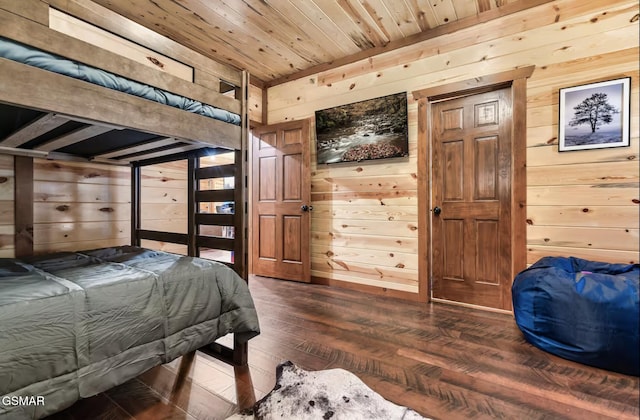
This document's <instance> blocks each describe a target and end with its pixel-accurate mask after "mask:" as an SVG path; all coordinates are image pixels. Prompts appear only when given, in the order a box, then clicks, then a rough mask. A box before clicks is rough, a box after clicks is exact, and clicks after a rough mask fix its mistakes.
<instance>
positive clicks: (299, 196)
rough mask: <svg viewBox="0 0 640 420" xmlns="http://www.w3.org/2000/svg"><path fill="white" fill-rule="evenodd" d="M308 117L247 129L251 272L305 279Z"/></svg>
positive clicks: (307, 263)
mask: <svg viewBox="0 0 640 420" xmlns="http://www.w3.org/2000/svg"><path fill="white" fill-rule="evenodd" d="M309 126H310V125H309V121H308V120H304V121H294V122H290V123H283V124H278V125H273V126H266V127H261V128H258V129H254V130H253V134H252V151H253V154H252V168H253V171H252V179H253V181H252V199H253V200H252V206H253V207H252V209H253V210H252V226H251V229H252V243H251V244H250V246H251V258H252V273H253V274H257V275H260V276H267V277H276V278H280V279H287V280H296V281H302V282H309V281H310V280H311V257H310V248H309V241H310V226H311V225H310V223H311V216H310V215H309V211H310V209H311V208H310V202H311V181H310V179H311V175H310V173H309V167H310V164H309V159H310V157H309V143H310V134H309Z"/></svg>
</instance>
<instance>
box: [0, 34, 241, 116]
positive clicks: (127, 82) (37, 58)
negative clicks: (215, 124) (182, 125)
mask: <svg viewBox="0 0 640 420" xmlns="http://www.w3.org/2000/svg"><path fill="white" fill-rule="evenodd" d="M0 57H3V58H7V59H9V60H12V61H17V62H19V63H23V64H28V65H30V66H33V67H38V68H41V69H43V70H48V71H52V72H54V73H58V74H63V75H65V76H69V77H73V78H75V79H80V80H84V81H85V82H89V83H93V84H95V85H99V86H102V87H106V88H109V89H113V90H117V91H119V92H124V93H128V94H131V95H135V96H138V97H141V98H144V99H149V100H151V101H155V102H158V103H161V104H165V105H170V106H173V107H175V108H180V109H183V110H185V111H188V112H192V113H195V114H199V115H203V116H205V117H209V118H214V119H216V120H219V121H223V122H227V123H230V124H235V125H239V124H240V116H239V115H238V114H235V113H233V112H229V111H227V110H224V109H220V108H216V107H213V106H211V105H207V104H204V103H202V102H199V101H196V100H193V99H189V98H185V97H184V96H180V95H176V94H174V93H171V92H167V91H165V90H162V89H158V88H155V87H153V86H149V85H145V84H143V83H139V82H136V81H134V80H131V79H127V78H125V77H121V76H118V75H116V74H113V73H110V72H107V71H105V70H102V69H98V68H96V67H91V66H87V65H85V64H82V63H78V62H75V61H72V60H69V59H66V58H64V57H60V56H58V55H55V54H50V53H47V52H45V51H42V50H39V49H36V48H33V47H30V46H28V45H25V44H21V43H19V42H15V41H13V40H10V39H7V38H3V37H0Z"/></svg>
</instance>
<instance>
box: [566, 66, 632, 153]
mask: <svg viewBox="0 0 640 420" xmlns="http://www.w3.org/2000/svg"><path fill="white" fill-rule="evenodd" d="M630 85H631V78H630V77H625V78H621V79H615V80H607V81H604V82H597V83H590V84H587V85H581V86H574V87H568V88H562V89H560V118H559V121H558V130H559V136H558V150H559V151H560V152H565V151H570V150H585V149H603V148H609V147H624V146H629V130H630V126H629V124H630V120H629V114H630V111H631V109H630V101H631V99H630V97H631V95H630Z"/></svg>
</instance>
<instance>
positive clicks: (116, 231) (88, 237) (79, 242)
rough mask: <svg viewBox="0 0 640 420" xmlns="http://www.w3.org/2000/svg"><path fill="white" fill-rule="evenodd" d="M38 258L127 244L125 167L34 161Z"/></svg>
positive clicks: (128, 188)
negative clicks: (43, 255) (49, 253)
mask: <svg viewBox="0 0 640 420" xmlns="http://www.w3.org/2000/svg"><path fill="white" fill-rule="evenodd" d="M33 176H34V203H33V211H34V225H33V241H34V244H33V248H34V252H35V253H37V254H42V253H46V252H54V251H73V250H82V249H91V248H99V247H104V246H115V245H125V244H129V243H130V231H131V229H130V220H131V206H130V201H131V175H130V169H129V168H126V167H119V166H109V165H100V164H93V163H79V162H63V161H51V160H44V159H35V160H34V170H33Z"/></svg>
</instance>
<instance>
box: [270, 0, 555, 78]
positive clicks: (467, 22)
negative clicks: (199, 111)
mask: <svg viewBox="0 0 640 420" xmlns="http://www.w3.org/2000/svg"><path fill="white" fill-rule="evenodd" d="M552 1H555V0H520V1H517V2H515V3H509V4H506V5H504V6H502V7H499V8H495V9H491V10H487V11H486V12H482V13H479V14H478V15H475V16H469V17H466V18H463V19H460V20H458V21H455V22H451V23H448V24H446V25H441V26H438V27H435V28H433V29H429V30H427V31H424V32H419V33H416V34H414V35H410V36H408V37H406V38H404V39H400V40H397V41H391V42H389V43H388V44H386V45H384V46H379V47H373V48H368V49H366V50H363V51H361V52H358V53H355V54H352V55H349V56H346V57H343V58H339V59H337V60H333V61H331V62H328V63H323V64H318V65H315V66H312V67H308V68H306V69H304V70H301V71H299V72H296V73H293V74H290V75H287V76H283V77H279V78H276V79H273V80H271V81H267V82H266V83H265V87H266V88H270V87H273V86H277V85H280V84H283V83H287V82H291V81H293V80H298V79H302V78H304V77H309V76H312V75H315V74H317V73H322V72H324V71H328V70H331V69H335V68H337V67H341V66H344V65H347V64H353V63H355V62H357V61H360V60H366V59H368V58H369V57H373V56H376V55H379V54H384V53H388V52H390V51H394V50H397V49H400V48H404V47H408V46H410V45H413V44H416V43H419V42H424V41H427V40H429V39H433V38H437V37H439V36H443V35H447V34H450V33H453V32H457V31H459V30H462V29H466V28H470V27H472V26H475V25H479V24H482V23H486V22H489V21H491V20H494V19H499V18H501V17H504V16H507V15H510V14H513V13H518V12H521V11H523V10H527V9H530V8H532V7H537V6H541V5H543V4H546V3H551V2H552Z"/></svg>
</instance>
